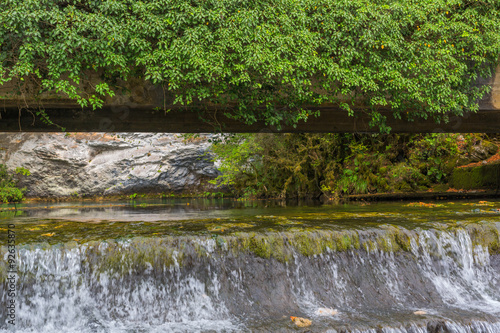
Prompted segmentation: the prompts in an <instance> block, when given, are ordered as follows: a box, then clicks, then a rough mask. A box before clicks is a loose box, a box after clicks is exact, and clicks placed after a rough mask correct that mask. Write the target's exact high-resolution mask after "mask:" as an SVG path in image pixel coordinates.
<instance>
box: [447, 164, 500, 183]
mask: <svg viewBox="0 0 500 333" xmlns="http://www.w3.org/2000/svg"><path fill="white" fill-rule="evenodd" d="M499 175H500V163H494V164H485V165H481V166H477V167H469V168H456V169H454V170H453V173H452V175H451V180H450V185H451V186H452V187H454V188H457V189H464V190H469V189H476V188H482V187H490V188H496V187H497V182H498V181H499V179H498V177H499Z"/></svg>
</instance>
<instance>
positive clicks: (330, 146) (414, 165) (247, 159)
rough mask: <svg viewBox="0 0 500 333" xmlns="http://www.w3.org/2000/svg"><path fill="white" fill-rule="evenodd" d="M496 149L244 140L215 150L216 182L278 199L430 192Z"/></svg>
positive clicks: (292, 138) (326, 137) (458, 138)
mask: <svg viewBox="0 0 500 333" xmlns="http://www.w3.org/2000/svg"><path fill="white" fill-rule="evenodd" d="M478 147H481V148H478ZM497 150H498V147H497V146H496V145H495V144H493V143H491V142H489V141H487V140H484V138H482V137H481V136H478V135H457V134H425V135H424V134H422V135H397V134H391V135H353V134H245V135H231V136H227V137H225V138H224V139H223V140H220V141H218V142H215V143H214V144H213V145H212V151H213V153H214V156H215V158H216V159H217V160H219V162H220V167H219V169H220V170H221V172H222V176H220V177H219V178H218V179H217V181H216V183H219V184H223V185H228V186H230V188H231V189H232V190H233V192H234V193H235V194H236V195H238V196H250V197H275V198H276V197H279V198H297V197H298V198H308V197H312V198H318V197H320V196H322V195H324V196H326V197H330V198H340V197H342V196H344V195H349V194H367V193H380V192H384V193H391V192H411V191H427V190H428V189H429V188H431V187H433V186H435V185H439V186H441V185H444V184H446V182H447V180H448V177H449V176H450V174H451V172H452V170H453V168H455V167H457V166H460V165H464V164H467V163H469V162H471V161H478V160H480V159H482V158H485V157H487V155H488V154H494V153H495V152H496V151H497ZM478 151H481V154H483V155H482V156H479V157H478V156H476V155H477V154H478V153H477V152H478ZM440 184H441V185H440Z"/></svg>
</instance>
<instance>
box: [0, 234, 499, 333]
mask: <svg viewBox="0 0 500 333" xmlns="http://www.w3.org/2000/svg"><path fill="white" fill-rule="evenodd" d="M499 243H500V239H499V237H498V229H497V226H496V225H490V226H486V227H485V226H484V225H479V224H477V225H473V224H471V225H468V226H466V227H456V228H449V229H443V228H436V229H419V228H417V229H412V230H410V229H405V228H403V227H398V228H396V227H393V226H391V227H388V226H385V225H381V226H378V227H370V228H363V229H359V230H355V229H346V230H313V231H310V230H309V231H307V232H299V231H282V232H280V231H264V232H258V233H250V232H248V233H245V232H237V233H233V234H229V235H227V236H224V235H217V236H214V235H188V234H184V235H179V236H172V235H169V236H154V235H152V236H149V237H132V238H124V239H107V240H105V241H90V242H86V243H77V242H75V241H71V242H61V243H57V244H47V243H30V244H21V245H19V246H18V248H17V255H18V258H19V267H18V288H19V295H18V297H17V303H18V307H17V312H16V315H17V323H16V330H17V332H39V333H43V332H75V333H76V332H78V333H86V332H198V331H202V332H280V331H281V332H288V331H291V330H295V326H294V324H293V323H292V322H291V321H290V318H289V317H290V316H299V317H306V318H309V319H311V320H312V322H313V325H312V326H311V327H310V328H309V329H310V330H311V331H312V332H337V333H340V332H353V333H354V332H360V333H361V332H363V333H365V332H366V333H368V332H373V333H381V332H382V333H400V332H401V333H403V332H405V333H406V332H407V333H424V332H430V333H433V332H457V333H459V332H460V333H461V332H467V333H468V332H471V333H479V332H485V333H486V332H500V254H499V252H498V244H499ZM0 251H1V252H0V255H1V257H2V258H4V261H5V260H6V257H7V248H6V246H2V247H1V249H0ZM0 276H1V277H2V280H3V281H5V280H6V273H5V271H4V270H1V271H0ZM3 285H4V286H5V283H4V284H3ZM6 294H7V293H6V290H5V288H2V290H0V299H1V301H2V304H6V301H7V295H6ZM319 308H331V309H336V310H338V314H336V315H333V316H319V315H318V314H317V311H318V309H319ZM417 310H419V311H424V312H425V314H423V315H417V314H414V312H415V311H417ZM0 315H1V318H0V319H1V321H0V332H7V331H8V326H7V323H6V310H5V308H4V307H2V310H0Z"/></svg>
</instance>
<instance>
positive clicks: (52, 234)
mask: <svg viewBox="0 0 500 333" xmlns="http://www.w3.org/2000/svg"><path fill="white" fill-rule="evenodd" d="M55 234H56V233H55V232H52V233H49V234H41V236H47V237H52V236H54V235H55Z"/></svg>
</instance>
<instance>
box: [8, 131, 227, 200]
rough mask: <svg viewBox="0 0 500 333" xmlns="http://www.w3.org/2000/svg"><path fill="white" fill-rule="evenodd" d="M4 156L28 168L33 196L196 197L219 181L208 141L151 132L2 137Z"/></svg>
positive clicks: (25, 181) (11, 164)
mask: <svg viewBox="0 0 500 333" xmlns="http://www.w3.org/2000/svg"><path fill="white" fill-rule="evenodd" d="M0 147H1V148H2V149H1V150H0V156H1V159H2V163H3V164H5V165H6V166H7V168H8V169H9V170H13V169H15V168H16V167H24V168H26V169H28V170H29V171H30V172H31V175H30V176H28V177H24V179H23V180H22V181H21V183H20V185H21V186H26V187H27V189H28V191H27V193H26V194H27V196H30V197H66V196H91V195H92V196H94V195H116V194H129V193H134V192H167V193H172V192H176V193H179V192H182V193H193V192H200V191H205V190H209V189H212V188H213V186H212V185H210V184H208V183H207V181H208V180H210V179H213V178H215V177H217V175H218V174H219V172H218V171H217V169H216V167H215V166H214V163H213V162H212V161H211V157H210V156H209V155H208V154H207V151H208V148H209V142H208V141H207V137H206V136H201V137H199V138H195V139H189V140H184V138H182V137H180V136H179V135H176V134H151V133H126V134H125V133H123V134H122V133H116V134H106V133H71V134H69V135H65V134H64V133H43V134H38V133H36V134H35V133H2V134H0Z"/></svg>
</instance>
